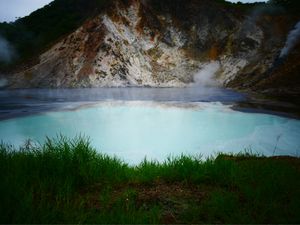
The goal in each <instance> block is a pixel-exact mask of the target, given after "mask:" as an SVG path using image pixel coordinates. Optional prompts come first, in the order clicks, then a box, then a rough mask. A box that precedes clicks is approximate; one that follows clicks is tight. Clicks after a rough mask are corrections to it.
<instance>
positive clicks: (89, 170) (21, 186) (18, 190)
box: [0, 137, 300, 224]
mask: <svg viewBox="0 0 300 225" xmlns="http://www.w3.org/2000/svg"><path fill="white" fill-rule="evenodd" d="M0 223H130V224H132V223H143V224H144V223H300V160H299V159H298V158H287V157H285V158H266V157H261V156H255V155H251V154H241V155H235V156H230V155H222V154H220V155H219V156H217V157H215V158H211V159H206V160H203V159H201V158H200V157H190V156H184V155H183V156H180V157H177V158H170V159H167V160H166V161H165V162H163V163H157V162H150V161H146V160H145V161H143V162H141V163H140V164H139V165H137V166H129V165H127V164H126V163H124V162H122V161H121V160H119V159H117V158H112V157H109V156H106V155H103V154H100V153H97V152H96V150H95V149H94V148H92V147H91V146H90V143H89V141H88V140H87V139H86V138H80V137H79V138H76V139H73V140H69V139H67V138H64V137H58V138H57V139H53V140H52V139H48V140H47V141H46V142H45V143H44V144H42V145H34V144H31V143H28V144H27V145H25V146H24V147H23V148H21V149H15V148H14V147H12V146H8V145H5V144H1V145H0Z"/></svg>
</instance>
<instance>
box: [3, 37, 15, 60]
mask: <svg viewBox="0 0 300 225" xmlns="http://www.w3.org/2000/svg"><path fill="white" fill-rule="evenodd" d="M14 57H15V50H14V48H13V46H12V45H11V44H10V43H9V42H8V41H7V40H6V39H5V38H3V37H2V36H1V35H0V62H4V63H9V62H11V60H12V59H13V58H14Z"/></svg>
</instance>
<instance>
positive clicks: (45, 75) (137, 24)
mask: <svg viewBox="0 0 300 225" xmlns="http://www.w3.org/2000/svg"><path fill="white" fill-rule="evenodd" d="M162 2H164V1H162ZM167 2H168V1H166V2H165V3H159V4H158V3H157V1H156V0H148V1H146V0H130V1H125V0H123V1H121V0H119V1H115V3H114V4H112V6H110V8H108V9H106V10H105V11H104V12H103V13H102V14H100V15H98V16H97V17H95V18H93V19H91V20H88V21H86V22H85V23H84V24H83V25H82V26H81V27H80V28H78V29H77V30H76V31H75V32H73V33H72V34H70V35H68V36H67V37H65V38H64V39H63V40H61V41H60V42H58V43H57V44H55V45H54V46H53V47H52V48H50V49H49V50H47V51H46V52H45V53H43V54H42V55H41V56H40V59H39V62H38V63H37V64H36V65H34V66H32V67H30V68H28V69H26V70H25V71H19V72H17V73H14V74H12V75H10V76H9V85H10V87H11V88H29V87H54V88H58V87H104V86H105V87H115V86H149V87H180V86H185V85H189V84H190V83H192V82H193V81H194V74H195V73H196V72H197V71H199V70H201V69H202V68H205V66H206V65H207V64H208V63H210V62H212V61H217V62H218V63H219V65H220V66H219V68H218V70H217V72H216V73H215V74H214V79H216V80H217V82H218V83H219V84H220V85H224V86H232V87H241V88H243V87H244V88H248V87H251V85H252V86H253V84H254V83H257V80H261V75H262V74H265V73H266V72H267V71H268V70H269V69H270V68H271V67H272V65H273V62H274V60H275V58H276V57H277V55H278V54H279V52H280V49H281V48H282V46H283V45H284V41H285V37H286V34H287V33H288V29H289V27H288V26H286V24H290V23H291V22H290V20H289V19H288V17H286V16H282V15H281V16H276V15H269V14H268V13H260V15H257V14H253V13H242V12H241V11H240V10H239V9H238V8H236V7H234V6H232V5H227V4H226V5H224V3H218V2H217V1H211V0H209V1H208V0H203V1H197V0H191V1H178V2H179V3H176V2H177V1H175V3H174V4H173V5H172V7H175V8H174V9H173V8H172V9H170V7H171V6H170V5H167V4H168V3H167ZM164 4H165V5H164ZM176 4H177V5H176ZM253 10H255V8H253ZM253 10H252V12H253ZM245 74H247V76H244V75H245ZM243 77H248V78H247V79H244V80H243ZM236 79H239V80H240V81H242V82H240V83H239V82H236Z"/></svg>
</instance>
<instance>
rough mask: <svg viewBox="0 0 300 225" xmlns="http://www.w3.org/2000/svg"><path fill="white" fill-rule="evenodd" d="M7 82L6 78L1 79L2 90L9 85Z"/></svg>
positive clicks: (0, 86)
mask: <svg viewBox="0 0 300 225" xmlns="http://www.w3.org/2000/svg"><path fill="white" fill-rule="evenodd" d="M7 83H8V82H7V80H6V79H4V78H0V88H2V87H5V86H6V85H7Z"/></svg>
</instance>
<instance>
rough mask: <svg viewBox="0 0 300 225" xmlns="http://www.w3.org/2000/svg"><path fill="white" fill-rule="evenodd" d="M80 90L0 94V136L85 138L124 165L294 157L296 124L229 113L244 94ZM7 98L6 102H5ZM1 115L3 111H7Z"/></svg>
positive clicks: (299, 135) (298, 141) (299, 133)
mask: <svg viewBox="0 0 300 225" xmlns="http://www.w3.org/2000/svg"><path fill="white" fill-rule="evenodd" d="M197 90H198V89H196V91H195V89H194V88H191V89H143V88H137V89H132V88H128V89H91V90H89V89H86V90H61V91H59V90H39V91H34V90H23V91H12V92H9V91H7V92H2V93H1V92H0V103H1V104H2V106H4V107H1V109H0V113H2V120H1V121H0V139H2V140H3V141H4V142H6V143H7V142H9V143H11V144H14V145H21V144H22V143H24V141H25V140H26V139H32V140H35V141H41V142H43V140H45V137H46V136H48V137H55V136H56V135H58V134H63V135H66V136H68V137H75V136H76V135H78V134H83V135H86V136H89V137H90V140H91V142H92V145H93V146H94V147H95V148H96V149H97V150H98V151H101V152H104V153H107V154H109V155H116V156H118V157H120V158H122V159H124V160H125V161H126V162H129V163H138V162H140V161H141V160H142V159H143V158H145V157H147V158H148V159H156V160H159V161H163V160H164V159H166V158H167V157H168V156H170V155H173V156H177V155H180V154H182V153H185V154H191V155H203V156H210V155H212V154H214V153H217V152H220V151H221V152H232V153H238V152H241V151H245V150H247V151H252V152H255V153H260V154H264V155H268V156H270V155H294V156H297V155H299V153H300V121H299V120H296V119H292V118H288V117H280V116H277V115H272V114H265V113H259V112H256V113H248V112H241V111H235V110H233V109H232V108H231V105H233V104H234V103H235V102H238V101H241V100H243V99H244V98H245V97H244V96H243V95H240V94H238V93H235V92H232V91H227V90H222V89H215V90H214V89H209V90H207V91H204V90H200V91H199V90H198V91H197ZM9 97H10V98H9ZM3 112H7V113H6V114H5V113H3Z"/></svg>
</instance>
